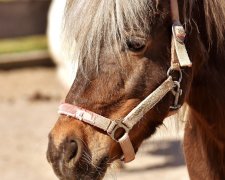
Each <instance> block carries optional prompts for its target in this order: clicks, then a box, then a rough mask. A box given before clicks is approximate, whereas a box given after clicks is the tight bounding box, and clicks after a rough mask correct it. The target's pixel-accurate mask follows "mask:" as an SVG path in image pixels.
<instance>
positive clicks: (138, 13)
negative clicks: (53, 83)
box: [64, 0, 156, 69]
mask: <svg viewBox="0 0 225 180" xmlns="http://www.w3.org/2000/svg"><path fill="white" fill-rule="evenodd" d="M155 5H156V4H155ZM153 6H154V5H153V3H151V1H149V0H141V1H140V0H122V1H121V0H69V1H68V2H67V6H66V11H65V26H64V34H65V38H64V39H65V40H66V43H65V44H67V45H69V46H70V47H69V48H70V49H71V51H72V52H73V54H71V55H72V56H73V58H75V59H76V60H78V63H79V67H80V68H82V69H86V68H87V67H90V66H91V67H94V68H95V69H97V68H98V59H99V55H100V54H101V50H102V49H103V48H104V47H107V49H108V50H110V52H113V53H112V54H113V55H115V56H117V55H119V54H120V50H121V45H122V44H125V42H126V39H127V36H130V35H132V34H135V33H137V32H138V34H139V35H141V36H144V37H146V36H148V35H149V32H150V30H151V29H150V22H151V19H153V17H154V14H155V13H154V9H155V8H154V7H153ZM128 32H129V34H128ZM118 59H119V58H118Z"/></svg>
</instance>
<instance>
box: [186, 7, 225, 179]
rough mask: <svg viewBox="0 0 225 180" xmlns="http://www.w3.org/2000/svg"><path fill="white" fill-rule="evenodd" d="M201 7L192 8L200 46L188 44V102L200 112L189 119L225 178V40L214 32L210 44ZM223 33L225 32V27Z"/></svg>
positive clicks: (215, 166) (209, 157)
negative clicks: (191, 68) (190, 60)
mask: <svg viewBox="0 0 225 180" xmlns="http://www.w3.org/2000/svg"><path fill="white" fill-rule="evenodd" d="M200 6H201V5H200V3H199V7H195V9H196V10H194V11H193V20H194V21H195V23H197V26H198V30H195V31H196V32H197V31H199V32H200V33H199V34H198V33H196V37H197V38H198V39H199V42H198V43H197V44H198V45H197V47H196V45H193V42H192V43H190V44H189V46H190V49H192V50H191V54H192V55H191V56H193V57H194V59H193V63H194V73H193V74H194V75H193V81H192V86H191V89H190V93H189V96H188V98H187V102H188V104H189V106H190V107H191V108H192V109H193V110H194V111H195V112H196V114H198V118H194V119H190V121H191V122H192V123H193V124H194V126H196V127H197V129H198V131H200V132H201V133H200V134H201V136H202V137H201V138H202V141H203V144H204V146H205V147H204V149H205V151H206V152H205V153H206V154H207V157H208V161H209V163H210V166H211V168H212V171H214V173H215V174H216V173H217V174H218V176H221V177H222V176H223V177H224V175H225V174H224V173H225V167H224V164H225V158H224V154H225V133H224V129H225V111H224V107H225V93H224V90H225V71H224V67H225V50H224V49H225V40H224V39H222V40H220V42H219V39H218V36H217V35H216V33H215V34H214V35H212V37H211V39H212V42H211V44H210V41H209V39H210V38H209V37H208V34H207V30H206V22H205V15H204V10H203V8H202V7H200ZM200 9H202V10H200ZM221 23H222V22H221ZM212 26H213V24H212ZM192 27H194V28H195V27H196V25H195V24H192ZM216 28H217V27H216V26H214V27H212V29H214V30H215V29H216ZM215 32H216V31H215ZM223 32H224V33H225V30H224V31H223ZM196 37H194V39H196ZM193 41H195V40H193ZM191 46H195V48H197V49H193V47H191ZM215 153H216V154H217V156H216V157H215ZM218 167H219V168H218ZM216 168H218V169H216Z"/></svg>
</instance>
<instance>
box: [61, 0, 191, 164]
mask: <svg viewBox="0 0 225 180" xmlns="http://www.w3.org/2000/svg"><path fill="white" fill-rule="evenodd" d="M170 4H171V16H172V21H173V25H172V40H171V66H170V68H169V70H168V73H167V76H168V77H167V79H166V80H165V81H164V82H163V83H162V84H161V85H160V86H159V87H158V88H157V89H155V90H154V91H153V92H152V93H151V94H150V95H149V96H147V97H146V98H145V99H144V100H143V101H142V102H141V103H140V104H139V105H138V106H136V107H135V108H134V109H133V110H132V111H131V112H130V113H129V114H128V115H127V116H126V117H124V118H123V119H122V120H120V121H115V120H112V119H109V118H106V117H103V116H101V115H99V114H96V113H94V112H91V111H88V110H86V109H83V108H81V107H78V106H75V105H71V104H67V103H63V104H61V105H60V106H59V111H58V113H59V114H61V115H66V116H70V117H73V118H75V119H77V120H80V121H83V122H85V123H87V124H89V125H92V126H94V127H97V128H99V129H101V130H103V131H105V132H107V134H108V135H109V136H110V137H111V138H112V139H113V140H114V141H116V142H118V143H119V144H120V146H121V149H122V151H123V156H124V158H123V160H124V162H126V163H127V162H130V161H132V160H134V159H135V151H134V147H133V145H132V143H131V140H130V137H129V132H130V130H131V129H132V128H133V127H134V125H136V124H137V123H138V122H139V121H140V120H141V119H142V118H143V116H144V115H145V114H146V113H147V112H148V111H149V110H150V109H152V108H153V107H154V106H155V105H156V104H157V103H158V102H159V101H161V100H162V98H163V97H164V96H165V95H166V94H167V93H169V92H172V94H173V95H174V103H173V105H172V106H171V107H170V108H171V109H172V110H176V109H179V108H180V107H181V105H180V104H179V98H180V96H181V94H182V89H181V87H180V84H181V81H182V71H181V67H191V66H192V63H191V61H190V59H189V57H188V54H187V50H186V48H185V44H184V39H185V36H186V34H185V31H184V28H183V26H182V25H181V23H180V20H179V10H178V3H177V0H170ZM174 71H178V72H179V78H178V80H174V79H173V78H172V73H173V72H174ZM119 129H120V130H123V134H122V135H121V136H120V137H119V138H118V137H115V134H116V132H117V131H118V130H119Z"/></svg>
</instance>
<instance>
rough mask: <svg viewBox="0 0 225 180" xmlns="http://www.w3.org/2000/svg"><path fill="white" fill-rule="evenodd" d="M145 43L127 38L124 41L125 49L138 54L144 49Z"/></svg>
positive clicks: (138, 39)
mask: <svg viewBox="0 0 225 180" xmlns="http://www.w3.org/2000/svg"><path fill="white" fill-rule="evenodd" d="M145 45H146V42H145V40H143V39H141V38H129V39H127V41H126V46H127V49H128V50H130V51H133V52H140V51H142V50H144V49H145Z"/></svg>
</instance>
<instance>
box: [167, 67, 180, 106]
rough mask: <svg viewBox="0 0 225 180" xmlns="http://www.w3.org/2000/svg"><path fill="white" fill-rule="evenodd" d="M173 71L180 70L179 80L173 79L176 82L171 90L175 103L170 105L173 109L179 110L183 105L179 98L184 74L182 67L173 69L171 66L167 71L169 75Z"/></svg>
mask: <svg viewBox="0 0 225 180" xmlns="http://www.w3.org/2000/svg"><path fill="white" fill-rule="evenodd" d="M172 71H178V72H179V77H178V80H177V81H176V80H173V82H174V88H173V89H172V90H171V92H172V94H173V95H174V98H175V99H174V103H173V105H172V106H170V109H172V110H177V109H179V108H180V107H181V105H180V104H179V98H180V96H181V95H182V89H181V87H180V83H181V81H182V78H183V75H182V71H181V69H178V70H177V69H175V70H174V69H172V68H169V70H168V71H167V76H171V77H172V75H171V73H172Z"/></svg>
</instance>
